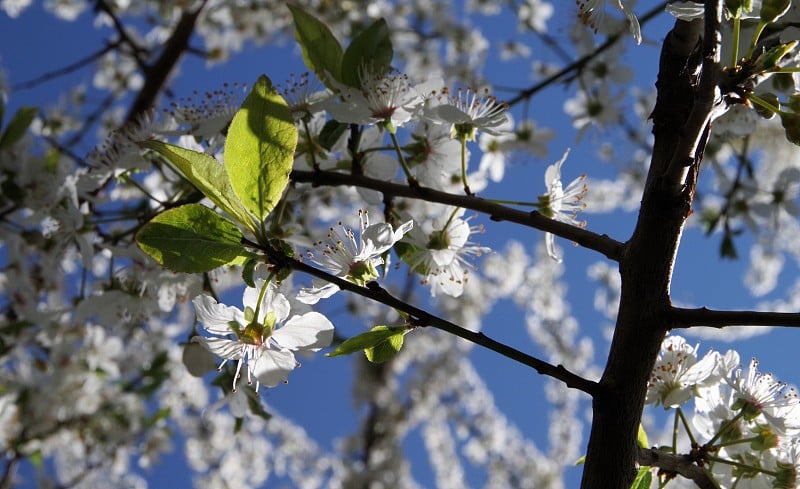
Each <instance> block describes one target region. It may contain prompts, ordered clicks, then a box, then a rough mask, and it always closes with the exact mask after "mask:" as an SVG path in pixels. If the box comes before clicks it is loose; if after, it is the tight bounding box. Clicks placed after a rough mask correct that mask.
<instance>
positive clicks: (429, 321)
mask: <svg viewBox="0 0 800 489" xmlns="http://www.w3.org/2000/svg"><path fill="white" fill-rule="evenodd" d="M246 244H248V245H250V246H253V247H256V248H258V249H260V250H261V251H263V252H264V253H266V255H267V259H268V260H269V262H270V263H272V264H274V265H276V266H279V267H285V268H291V269H292V270H296V271H300V272H303V273H307V274H309V275H312V276H314V277H317V278H320V279H322V280H325V281H328V282H330V283H332V284H335V285H336V286H338V287H339V288H340V289H342V290H347V291H349V292H353V293H355V294H358V295H360V296H362V297H366V298H368V299H372V300H374V301H376V302H380V303H382V304H385V305H387V306H389V307H392V308H394V309H396V310H398V311H403V312H405V313H406V314H408V315H409V316H410V317H411V323H412V324H413V325H414V326H430V327H434V328H436V329H440V330H442V331H445V332H447V333H450V334H453V335H456V336H458V337H459V338H463V339H465V340H467V341H470V342H472V343H474V344H476V345H478V346H482V347H484V348H488V349H489V350H492V351H494V352H496V353H499V354H500V355H503V356H504V357H506V358H510V359H512V360H514V361H517V362H519V363H521V364H523V365H526V366H528V367H531V368H533V369H534V370H536V371H537V372H538V373H540V374H542V375H547V376H549V377H553V378H555V379H557V380H560V381H562V382H564V384H565V385H566V386H567V387H570V388H573V389H578V390H580V391H583V392H586V393H587V394H589V395H591V396H594V395H595V394H596V393H597V392H598V384H597V382H594V381H591V380H588V379H585V378H583V377H581V376H580V375H577V374H574V373H572V372H570V371H569V370H567V369H566V368H565V367H564V366H563V365H552V364H550V363H548V362H545V361H544V360H540V359H538V358H536V357H533V356H531V355H528V354H527V353H523V352H521V351H519V350H517V349H515V348H513V347H511V346H508V345H506V344H503V343H500V342H498V341H495V340H493V339H491V338H489V337H488V336H486V335H485V334H483V333H476V332H474V331H470V330H468V329H466V328H463V327H461V326H459V325H457V324H455V323H451V322H450V321H447V320H446V319H442V318H440V317H438V316H435V315H433V314H431V313H429V312H427V311H424V310H422V309H419V308H417V307H414V306H412V305H410V304H408V303H407V302H405V301H403V300H401V299H398V298H396V297H394V296H393V295H391V294H390V293H389V292H387V291H386V290H385V289H384V288H382V287H381V286H380V285H379V284H378V283H377V282H370V283H368V284H367V286H366V287H361V286H358V285H356V284H354V283H352V282H348V281H347V280H345V279H343V278H339V277H336V276H335V275H331V274H329V273H327V272H325V271H323V270H320V269H318V268H315V267H313V266H311V265H308V264H306V263H304V262H302V261H299V260H297V259H295V258H291V257H287V256H285V255H283V254H282V252H280V251H275V250H272V249H268V248H264V247H261V246H258V245H257V244H256V243H252V242H248V243H246Z"/></svg>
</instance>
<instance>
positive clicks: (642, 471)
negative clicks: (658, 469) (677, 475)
mask: <svg viewBox="0 0 800 489" xmlns="http://www.w3.org/2000/svg"><path fill="white" fill-rule="evenodd" d="M652 482H653V473H652V472H650V467H639V472H638V473H637V474H636V478H635V479H633V484H631V489H650V484H651V483H652Z"/></svg>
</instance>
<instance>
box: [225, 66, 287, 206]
mask: <svg viewBox="0 0 800 489" xmlns="http://www.w3.org/2000/svg"><path fill="white" fill-rule="evenodd" d="M296 146H297V128H296V127H295V125H294V121H293V120H292V115H291V113H290V112H289V108H288V107H287V106H286V101H285V100H284V99H283V97H281V96H280V95H279V94H278V92H277V90H275V87H273V86H272V82H271V81H270V80H269V78H267V77H266V76H263V75H262V76H261V77H259V79H258V81H257V82H256V83H255V85H254V86H253V89H252V90H251V91H250V94H249V95H248V96H247V98H246V99H245V101H244V104H242V108H241V109H239V111H238V112H237V113H236V115H235V116H234V117H233V121H232V122H231V126H230V129H228V137H227V139H226V140H225V151H224V155H225V156H224V158H225V169H226V171H227V173H228V177H229V178H230V182H231V187H232V188H233V191H234V192H235V193H236V195H237V196H238V197H239V200H241V202H242V204H244V206H245V207H246V208H247V210H249V211H250V213H251V214H253V215H254V216H255V217H256V219H257V220H258V221H259V222H263V220H264V218H265V217H267V215H268V214H269V213H270V211H272V209H274V208H275V205H277V203H278V201H279V200H280V198H281V195H282V194H283V190H284V189H285V188H286V185H287V184H288V183H289V173H290V172H291V170H292V163H293V161H294V150H295V147H296Z"/></svg>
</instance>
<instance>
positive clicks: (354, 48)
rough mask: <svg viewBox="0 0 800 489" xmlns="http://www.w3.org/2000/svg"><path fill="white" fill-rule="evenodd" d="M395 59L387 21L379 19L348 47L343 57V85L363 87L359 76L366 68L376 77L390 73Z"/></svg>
mask: <svg viewBox="0 0 800 489" xmlns="http://www.w3.org/2000/svg"><path fill="white" fill-rule="evenodd" d="M393 57H394V50H393V49H392V40H391V39H390V38H389V27H388V26H387V25H386V21H385V20H383V19H378V20H376V21H375V22H373V23H372V25H370V26H369V27H367V28H366V29H365V30H363V31H361V32H360V33H359V34H358V35H357V36H356V37H355V38H353V40H352V41H351V42H350V45H349V46H347V50H345V52H344V56H343V57H342V83H344V84H346V85H350V86H351V87H355V88H362V87H361V80H360V78H359V74H360V73H361V70H362V69H364V68H366V69H367V70H368V72H369V73H370V74H371V75H373V76H376V77H381V76H383V75H385V74H386V73H388V72H389V69H390V67H391V64H392V58H393Z"/></svg>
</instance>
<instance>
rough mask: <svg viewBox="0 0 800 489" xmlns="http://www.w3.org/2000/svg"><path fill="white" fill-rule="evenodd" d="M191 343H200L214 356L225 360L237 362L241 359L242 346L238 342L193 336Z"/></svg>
mask: <svg viewBox="0 0 800 489" xmlns="http://www.w3.org/2000/svg"><path fill="white" fill-rule="evenodd" d="M192 341H196V342H198V343H200V344H201V345H203V346H204V347H206V348H208V351H210V352H211V353H213V354H214V355H216V356H218V357H220V358H224V359H226V360H238V359H239V358H241V357H242V345H241V344H240V343H239V342H238V341H233V340H228V339H225V338H206V337H204V336H195V337H193V338H192Z"/></svg>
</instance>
